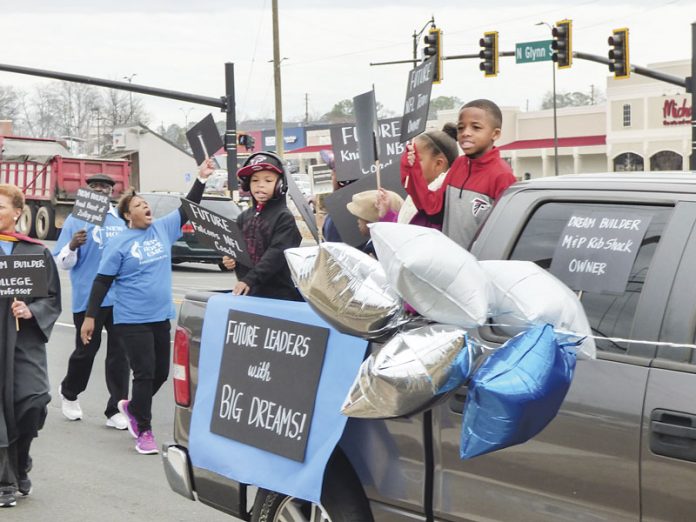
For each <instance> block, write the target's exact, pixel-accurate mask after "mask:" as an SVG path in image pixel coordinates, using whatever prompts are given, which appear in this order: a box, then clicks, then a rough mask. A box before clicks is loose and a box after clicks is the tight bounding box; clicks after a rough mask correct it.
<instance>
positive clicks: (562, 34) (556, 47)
mask: <svg viewBox="0 0 696 522" xmlns="http://www.w3.org/2000/svg"><path fill="white" fill-rule="evenodd" d="M551 35H552V36H553V42H552V43H551V47H552V48H553V55H552V59H553V61H554V62H556V66H557V67H558V68H559V69H567V68H569V67H570V66H571V65H573V22H572V20H561V21H560V22H556V26H555V27H554V28H553V29H551Z"/></svg>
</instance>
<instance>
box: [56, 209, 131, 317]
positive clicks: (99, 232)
mask: <svg viewBox="0 0 696 522" xmlns="http://www.w3.org/2000/svg"><path fill="white" fill-rule="evenodd" d="M83 229H84V230H86V231H87V242H86V243H85V244H84V245H82V246H80V248H78V249H77V263H76V264H75V266H73V267H72V268H71V269H70V282H71V283H72V311H73V313H79V312H84V311H85V310H87V301H89V294H90V292H91V290H92V283H93V282H94V277H95V276H96V275H97V269H98V268H99V261H100V260H101V257H102V253H103V252H104V249H105V248H106V245H107V244H108V243H109V242H110V241H111V240H112V239H113V238H114V237H116V236H118V235H119V234H121V233H122V232H123V231H125V230H127V228H126V223H125V222H124V221H123V220H122V219H121V218H120V217H118V215H117V214H116V211H115V209H114V208H112V209H111V210H110V211H109V213H108V214H107V215H106V220H105V221H104V225H103V226H98V225H94V224H91V223H87V222H86V221H83V220H81V219H77V218H76V217H74V216H73V215H72V214H71V215H69V216H68V219H66V220H65V223H64V224H63V229H62V230H61V232H60V236H58V241H57V242H56V246H55V248H54V249H53V255H54V256H57V255H58V254H59V253H60V251H61V250H62V249H63V247H64V246H65V245H67V244H68V243H70V240H71V239H72V237H73V234H74V233H75V232H77V231H78V230H83ZM113 302H114V295H113V291H111V290H109V293H108V294H106V297H104V300H103V301H102V306H112V305H113Z"/></svg>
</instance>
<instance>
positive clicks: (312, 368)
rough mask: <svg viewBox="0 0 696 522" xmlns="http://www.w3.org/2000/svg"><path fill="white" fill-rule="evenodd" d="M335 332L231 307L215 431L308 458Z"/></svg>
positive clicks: (213, 423) (213, 422) (215, 407)
mask: <svg viewBox="0 0 696 522" xmlns="http://www.w3.org/2000/svg"><path fill="white" fill-rule="evenodd" d="M328 339H329V330H328V329H327V328H320V327H318V326H312V325H307V324H303V323H296V322H292V321H285V320H282V319H275V318H273V317H266V316H262V315H256V314H250V313H247V312H240V311H237V310H230V312H229V315H228V317H227V324H226V325H225V344H224V347H223V353H222V362H221V364H220V377H219V379H218V383H217V389H216V392H215V402H214V403H213V415H212V419H211V421H210V431H211V432H213V433H217V434H218V435H222V436H223V437H227V438H230V439H233V440H236V441H239V442H242V443H244V444H248V445H250V446H254V447H256V448H260V449H263V450H266V451H270V452H271V453H275V454H277V455H282V456H284V457H288V458H290V459H293V460H296V461H299V462H303V461H304V457H305V450H306V447H307V439H308V437H309V430H310V427H311V422H312V415H313V413H314V402H315V400H316V394H317V387H318V385H319V377H320V376H321V368H322V366H323V364H324V354H325V352H326V343H327V342H328Z"/></svg>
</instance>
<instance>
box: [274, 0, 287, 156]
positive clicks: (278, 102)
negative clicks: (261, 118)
mask: <svg viewBox="0 0 696 522" xmlns="http://www.w3.org/2000/svg"><path fill="white" fill-rule="evenodd" d="M272 10H273V83H274V86H275V127H276V128H275V131H276V140H275V141H276V154H278V156H280V157H281V158H282V157H283V154H284V152H285V151H284V150H283V145H284V143H283V98H282V91H281V87H280V36H279V34H278V33H279V30H278V0H273V2H272Z"/></svg>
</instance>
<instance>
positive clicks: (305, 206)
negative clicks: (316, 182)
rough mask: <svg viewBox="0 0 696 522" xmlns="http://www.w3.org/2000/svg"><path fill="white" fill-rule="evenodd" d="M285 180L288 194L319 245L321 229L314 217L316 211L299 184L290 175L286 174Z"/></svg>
mask: <svg viewBox="0 0 696 522" xmlns="http://www.w3.org/2000/svg"><path fill="white" fill-rule="evenodd" d="M285 179H286V181H287V183H288V194H289V195H290V198H291V199H292V202H293V203H294V204H295V206H296V207H297V210H298V211H299V212H300V215H301V216H302V219H304V222H305V223H306V224H307V228H308V229H309V231H310V232H311V233H312V236H314V240H315V241H316V242H317V243H319V229H318V228H317V220H316V218H315V217H314V211H313V210H312V207H311V206H310V205H309V201H307V198H306V197H305V195H304V194H303V193H302V191H301V190H300V189H299V187H298V186H297V183H295V178H293V177H292V176H291V175H289V174H286V176H285Z"/></svg>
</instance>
